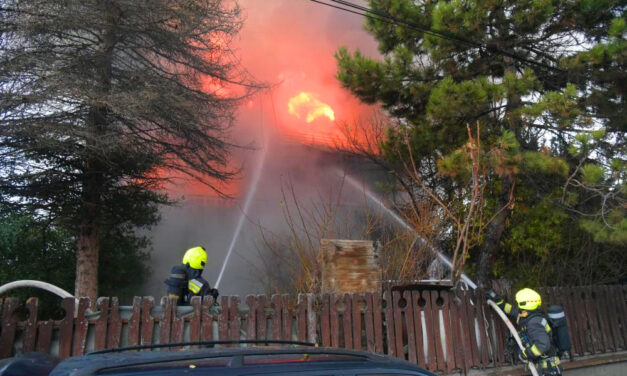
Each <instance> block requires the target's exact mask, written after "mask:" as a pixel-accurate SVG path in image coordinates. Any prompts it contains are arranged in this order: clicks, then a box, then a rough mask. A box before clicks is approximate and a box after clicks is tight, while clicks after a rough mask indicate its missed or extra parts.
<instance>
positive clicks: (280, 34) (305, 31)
mask: <svg viewBox="0 0 627 376" xmlns="http://www.w3.org/2000/svg"><path fill="white" fill-rule="evenodd" d="M239 3H240V5H241V6H242V8H243V9H244V11H245V24H244V28H243V30H242V33H241V35H240V36H239V38H238V40H237V46H236V48H237V51H236V53H237V54H238V55H239V56H241V61H242V64H243V66H244V67H245V68H246V69H247V70H248V71H249V72H250V73H251V74H252V75H254V76H255V78H256V79H257V80H260V81H264V82H267V83H272V84H276V86H274V87H273V88H272V90H271V91H270V92H265V93H262V94H260V95H258V96H257V97H255V98H252V99H251V101H249V102H248V103H247V104H246V105H245V106H243V107H242V108H241V109H240V111H239V114H238V119H237V123H236V125H235V127H234V129H233V132H232V141H233V142H234V143H236V144H239V145H250V144H252V145H253V148H252V150H246V149H236V150H234V152H233V160H234V163H233V166H238V165H240V164H241V166H242V167H243V169H242V174H241V176H240V178H239V179H238V180H237V181H236V182H234V183H233V185H232V187H235V189H234V192H235V196H236V197H235V198H234V199H221V198H218V197H216V195H215V194H213V193H211V192H209V191H208V190H207V191H206V192H203V191H202V190H199V189H198V186H197V185H196V184H189V183H185V182H180V183H179V184H178V185H176V186H173V187H171V188H170V194H171V195H172V196H173V197H184V199H182V200H181V202H180V203H179V205H177V206H173V207H166V208H163V210H162V212H161V214H162V221H161V222H160V224H159V225H158V226H156V227H155V228H154V229H153V230H152V231H151V233H150V235H151V236H152V238H153V248H154V251H153V253H152V270H153V275H152V277H151V279H150V280H149V281H148V282H147V283H146V285H145V286H144V287H143V289H142V290H143V291H141V293H143V294H145V295H154V296H161V295H163V294H164V292H165V288H164V284H163V280H164V279H165V278H166V277H167V275H168V273H169V269H170V268H171V267H172V266H173V265H175V264H178V263H180V261H181V258H182V255H183V253H184V251H185V250H186V249H187V248H189V247H192V246H196V245H202V246H204V247H205V248H206V249H207V250H208V251H209V262H208V265H207V268H206V270H205V272H204V274H203V276H204V277H205V278H206V279H207V280H208V281H209V282H210V283H211V284H212V285H213V284H215V282H216V279H217V277H218V273H219V271H220V268H221V266H222V262H223V260H224V258H225V256H226V252H227V249H228V247H229V243H230V242H231V239H232V237H233V233H234V231H235V227H236V224H237V222H238V220H239V218H240V216H241V215H243V213H242V206H243V204H244V198H245V196H246V194H247V193H248V192H249V191H250V188H251V187H250V184H251V182H250V180H251V177H252V176H253V170H254V169H255V168H257V166H258V165H259V163H258V162H259V159H260V157H261V153H262V152H263V149H264V148H267V153H268V154H267V157H266V159H265V163H264V166H263V172H262V174H261V179H260V181H259V185H258V187H257V191H256V193H255V195H254V197H253V200H252V203H251V206H250V209H249V211H248V213H247V220H246V221H245V223H244V225H243V228H242V231H241V234H240V236H239V239H238V241H237V243H236V246H235V248H234V253H233V254H232V255H231V258H230V261H229V263H228V265H227V267H226V270H225V273H224V276H223V279H222V281H221V283H220V292H221V294H224V295H232V294H237V295H246V294H251V293H262V292H263V286H261V285H260V283H259V281H258V280H257V279H256V277H255V268H257V265H258V262H259V258H258V257H259V256H258V245H259V225H261V226H263V227H265V228H267V229H269V230H271V231H275V232H281V231H284V229H285V220H284V217H283V214H282V209H281V205H282V200H283V196H282V193H281V187H282V185H283V186H284V187H285V184H286V183H291V184H293V187H294V190H295V191H296V193H297V196H298V200H299V202H301V203H308V202H314V201H319V200H320V199H323V200H328V199H331V198H332V197H334V195H336V194H337V192H338V189H339V186H340V185H341V177H340V176H338V174H337V168H338V167H340V168H341V164H342V163H341V161H342V158H341V156H340V155H339V154H338V153H334V152H330V151H329V150H330V148H329V147H328V146H330V144H331V143H332V142H333V139H334V138H336V137H339V135H340V133H341V132H339V130H338V129H337V127H338V126H337V124H336V123H335V122H331V121H329V120H327V119H318V120H316V121H314V122H312V123H305V121H303V119H297V118H295V117H294V116H292V115H290V114H289V113H288V111H287V102H288V100H289V98H291V97H293V96H294V95H296V94H298V93H299V92H312V93H315V94H316V95H317V97H318V98H319V99H320V100H321V101H323V102H325V103H327V104H329V105H330V106H331V107H332V108H333V110H334V111H335V114H336V120H339V121H351V120H352V119H355V118H357V117H359V116H360V115H361V114H363V113H365V112H367V111H369V109H368V108H366V107H364V106H361V105H360V104H359V102H358V101H357V100H356V99H355V98H353V97H352V96H351V95H350V94H349V93H348V92H346V91H345V90H343V89H341V88H340V86H339V83H338V82H337V80H336V79H335V74H336V66H335V60H334V58H333V54H334V52H335V51H336V50H337V49H338V48H339V47H340V46H344V45H345V46H348V47H349V48H350V49H351V50H353V49H355V48H359V49H360V50H361V51H362V52H364V53H365V54H367V55H376V54H377V52H376V45H375V43H374V40H373V39H372V37H371V36H369V35H368V34H367V33H366V32H365V31H364V30H363V27H362V25H363V19H362V18H361V17H358V16H354V15H350V14H348V13H345V12H341V11H338V10H334V9H331V8H328V7H324V6H321V5H317V4H314V3H312V2H308V1H295V0H270V1H267V0H263V1H262V0H243V1H239ZM265 140H267V143H266V142H265ZM307 144H313V145H314V146H315V147H311V146H308V145H307ZM325 144H326V145H325ZM229 190H230V189H227V191H229ZM363 202H364V199H363V195H361V194H360V193H359V192H355V190H354V189H353V190H351V189H349V188H348V187H344V189H343V197H342V203H343V204H344V205H348V206H350V205H355V206H357V205H363Z"/></svg>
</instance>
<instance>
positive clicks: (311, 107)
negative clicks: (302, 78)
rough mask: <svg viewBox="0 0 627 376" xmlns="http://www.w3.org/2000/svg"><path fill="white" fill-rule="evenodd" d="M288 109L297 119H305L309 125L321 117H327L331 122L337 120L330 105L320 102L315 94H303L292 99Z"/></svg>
mask: <svg viewBox="0 0 627 376" xmlns="http://www.w3.org/2000/svg"><path fill="white" fill-rule="evenodd" d="M287 109H288V111H289V113H290V114H291V115H294V116H296V118H298V119H300V118H305V121H306V122H307V123H311V122H313V121H314V120H316V119H318V118H320V117H326V118H328V119H329V120H330V121H334V120H335V112H334V111H333V109H332V108H331V106H329V105H328V104H326V103H324V102H322V101H320V100H319V99H318V98H317V97H316V95H315V94H313V93H309V92H304V91H303V92H301V93H300V94H298V95H296V96H294V97H292V98H290V100H289V101H288V103H287Z"/></svg>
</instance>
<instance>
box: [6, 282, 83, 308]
mask: <svg viewBox="0 0 627 376" xmlns="http://www.w3.org/2000/svg"><path fill="white" fill-rule="evenodd" d="M23 287H34V288H38V289H42V290H46V291H48V292H51V293H53V294H55V295H57V296H58V297H60V298H62V299H63V298H73V299H74V304H75V305H76V306H77V307H78V299H76V298H75V297H74V295H72V294H70V293H69V292H67V291H65V290H63V289H62V288H60V287H57V286H55V285H53V284H51V283H48V282H42V281H35V280H31V279H24V280H21V281H13V282H9V283H6V284H4V285H2V286H0V295H2V294H4V293H6V292H8V291H11V290H13V289H17V288H23ZM88 313H91V311H90V310H88ZM75 314H76V312H75Z"/></svg>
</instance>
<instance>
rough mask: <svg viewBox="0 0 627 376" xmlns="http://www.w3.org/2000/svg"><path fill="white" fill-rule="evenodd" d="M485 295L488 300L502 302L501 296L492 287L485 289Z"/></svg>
mask: <svg viewBox="0 0 627 376" xmlns="http://www.w3.org/2000/svg"><path fill="white" fill-rule="evenodd" d="M486 297H487V298H488V300H491V301H493V302H494V303H496V304H501V303H503V298H502V297H501V296H500V295H498V294H497V293H495V292H494V290H492V289H488V291H486Z"/></svg>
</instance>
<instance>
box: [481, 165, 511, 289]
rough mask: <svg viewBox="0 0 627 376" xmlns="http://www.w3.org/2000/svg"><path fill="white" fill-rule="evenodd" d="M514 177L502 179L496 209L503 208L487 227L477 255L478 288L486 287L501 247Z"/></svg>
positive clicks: (509, 210)
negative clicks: (495, 256) (495, 257)
mask: <svg viewBox="0 0 627 376" xmlns="http://www.w3.org/2000/svg"><path fill="white" fill-rule="evenodd" d="M514 179H515V177H513V176H506V177H505V178H503V182H502V184H503V185H502V187H501V194H500V195H499V199H498V206H497V208H503V210H501V211H500V212H499V213H498V214H497V215H496V217H495V218H494V219H493V220H492V222H491V223H490V225H488V230H487V231H486V235H485V240H484V243H483V247H482V248H481V250H480V253H479V260H478V261H477V272H476V280H477V285H478V286H479V287H486V286H487V282H488V280H489V272H490V270H491V269H492V263H493V261H494V254H495V253H496V251H497V250H498V249H499V247H500V245H501V238H502V236H503V232H504V231H505V225H506V224H507V220H508V219H509V217H510V216H511V214H512V205H511V203H510V191H511V189H512V185H513V184H514Z"/></svg>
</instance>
